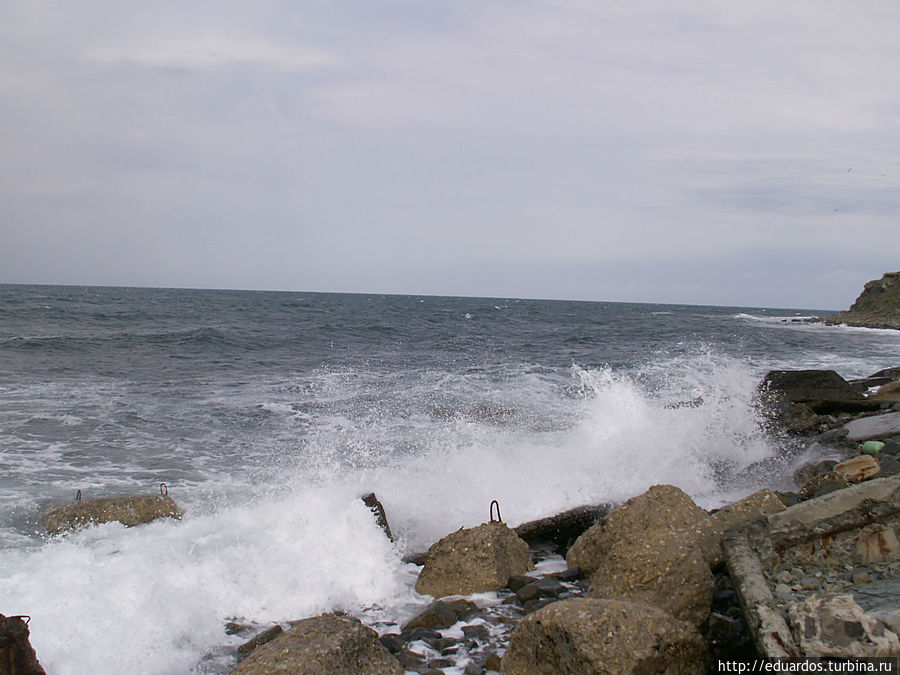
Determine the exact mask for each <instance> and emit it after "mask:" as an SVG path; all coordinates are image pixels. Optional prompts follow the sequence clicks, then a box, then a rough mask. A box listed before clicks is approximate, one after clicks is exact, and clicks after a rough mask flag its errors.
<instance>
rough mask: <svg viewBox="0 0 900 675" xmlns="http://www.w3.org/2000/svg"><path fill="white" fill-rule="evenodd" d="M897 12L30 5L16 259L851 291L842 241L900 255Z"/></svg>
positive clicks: (49, 270) (877, 253) (876, 256)
mask: <svg viewBox="0 0 900 675" xmlns="http://www.w3.org/2000/svg"><path fill="white" fill-rule="evenodd" d="M898 28H900V14H898V11H897V10H895V9H894V8H893V7H891V6H889V5H886V4H884V3H863V4H862V5H854V6H849V5H848V6H844V5H839V4H836V5H828V6H822V5H821V3H814V2H812V1H811V0H810V1H808V2H799V3H794V4H792V5H790V6H783V5H781V4H778V5H776V4H774V3H765V2H764V3H753V4H752V5H747V6H724V5H723V6H719V5H716V4H715V3H707V2H700V1H699V0H697V1H694V2H687V3H681V4H679V5H677V6H673V5H671V3H663V2H661V1H659V2H657V1H650V2H646V3H632V4H630V5H621V6H613V5H610V4H609V3H593V2H583V1H581V0H532V1H529V2H515V3H513V2H509V3H489V4H485V3H479V2H467V1H466V2H454V3H428V4H427V6H422V5H421V3H411V2H406V1H404V0H388V1H387V2H384V3H377V4H370V5H366V4H360V3H343V2H339V3H318V2H314V3H304V4H302V5H298V4H295V3H287V4H285V3H280V2H276V1H272V2H261V3H253V4H251V5H248V4H246V3H238V2H222V3H209V2H199V3H192V4H191V5H190V6H184V5H183V4H180V3H154V4H152V5H146V4H145V5H137V4H131V3H116V4H115V5H112V6H110V5H108V4H102V3H97V2H93V1H91V0H89V1H87V2H85V3H79V5H78V6H77V7H75V6H72V5H70V4H67V3H59V2H50V3H42V4H40V5H34V4H29V3H8V4H6V5H3V6H2V7H0V92H2V94H3V99H4V105H3V106H0V143H2V146H3V147H4V157H3V159H2V160H0V201H2V203H3V204H4V209H3V212H2V213H0V235H2V241H3V242H4V246H2V247H0V282H2V281H10V282H16V281H21V282H42V281H46V282H54V283H120V284H149V285H166V286H173V285H190V286H232V287H235V286H236V287H252V288H293V289H300V290H302V289H312V290H356V291H366V290H372V291H390V292H413V293H414V292H429V293H441V292H447V293H471V294H488V295H490V294H500V295H531V296H539V297H579V298H585V297H596V298H599V299H611V300H616V299H643V300H653V299H654V297H653V296H652V294H653V293H654V292H658V293H660V297H659V298H657V299H666V298H669V299H674V298H675V295H677V300H676V301H679V302H690V301H691V299H692V298H694V299H696V300H697V301H701V300H702V298H708V296H709V279H708V277H704V276H703V273H702V270H704V269H711V268H714V267H715V266H716V265H717V264H718V263H717V261H721V260H729V261H731V263H730V269H731V271H732V273H733V278H734V279H741V284H740V285H738V286H734V285H732V286H731V287H730V288H731V291H730V292H731V293H733V296H732V297H734V298H754V303H755V304H772V305H779V304H783V303H786V302H787V300H786V299H783V289H784V287H785V285H786V284H787V283H788V281H787V272H786V271H785V270H784V269H781V268H779V267H777V266H776V267H773V268H772V270H771V271H770V273H768V275H765V277H764V278H761V277H760V276H759V275H757V274H756V271H757V270H758V269H759V266H760V264H761V261H764V260H765V259H766V256H761V254H759V253H758V252H759V251H762V250H766V251H778V252H780V255H782V256H785V257H786V258H788V259H791V260H795V261H800V262H798V263H796V264H793V265H792V266H791V269H796V270H805V271H807V272H808V273H809V275H810V276H809V278H808V279H806V280H805V281H804V278H803V277H802V276H801V275H798V274H792V275H791V277H790V282H789V283H790V284H799V285H800V287H801V289H800V290H798V293H797V297H798V299H804V304H813V305H820V306H825V307H830V306H835V307H842V306H844V305H845V304H846V302H845V300H846V297H845V295H846V290H845V289H843V287H841V288H839V287H838V286H836V285H835V284H825V283H823V282H822V281H821V277H822V274H823V272H822V271H821V269H820V267H819V264H820V263H821V261H823V260H827V261H829V265H837V267H836V268H835V269H843V270H854V271H858V273H859V274H860V275H861V276H860V278H858V279H855V280H854V281H853V284H852V285H853V287H854V288H856V287H860V286H861V284H862V282H864V281H865V280H866V279H868V278H870V277H873V276H878V275H879V274H880V273H881V272H883V271H885V270H878V269H875V270H872V271H869V268H868V267H867V266H866V265H864V264H856V263H854V264H853V265H849V263H848V264H839V263H840V261H841V259H842V258H843V259H845V260H851V259H852V260H856V261H860V260H863V261H865V260H873V261H874V260H877V261H878V262H879V264H882V263H883V264H885V265H887V266H888V267H894V268H896V267H897V265H896V263H893V264H891V261H890V260H884V258H885V256H884V254H883V253H882V252H883V251H897V250H900V234H898V232H900V229H898V228H897V227H896V220H895V216H894V214H895V213H896V211H897V207H898V200H900V198H898V196H897V195H898V194H900V189H898V188H900V162H898V161H897V160H896V159H895V158H896V157H898V156H900V153H898V151H900V125H898V120H900V116H898V114H897V113H898V111H900V94H898V93H897V92H900V71H898V70H897V69H896V68H894V67H893V65H892V64H894V63H896V62H897V61H898V60H900V43H898V42H897V41H896V34H897V30H898ZM851 167H852V171H849V172H848V171H847V169H848V168H851ZM805 260H809V261H810V264H809V265H806V264H802V261H805ZM812 261H816V262H815V264H813V262H812ZM550 270H553V271H552V272H551V271H550ZM567 270H568V271H567ZM609 270H614V274H613V273H611V272H609ZM848 273H849V272H848ZM611 274H612V276H610V275H611ZM467 275H468V277H467ZM613 277H615V279H614V278H613ZM770 279H783V280H784V282H785V283H782V284H778V283H770ZM492 288H496V289H503V291H504V292H502V293H496V292H493V291H490V289H492ZM722 288H723V289H724V288H725V286H722ZM517 289H518V290H517ZM654 289H655V290H654ZM674 289H680V290H679V291H678V293H677V294H675V292H674ZM817 294H818V296H819V297H820V298H821V299H820V300H817ZM719 295H721V294H719ZM662 296H665V298H664V297H662ZM717 297H718V296H717ZM702 301H704V302H707V301H709V300H708V299H705V300H702ZM717 301H720V302H723V303H725V304H734V302H736V300H735V301H729V299H728V298H727V297H722V298H720V299H719V300H717ZM793 304H796V303H793Z"/></svg>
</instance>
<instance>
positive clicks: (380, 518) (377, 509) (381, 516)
mask: <svg viewBox="0 0 900 675" xmlns="http://www.w3.org/2000/svg"><path fill="white" fill-rule="evenodd" d="M361 499H362V501H363V504H365V505H366V506H368V507H369V510H370V511H371V512H372V513H373V514H374V515H375V522H376V523H377V524H378V527H380V528H381V529H382V530H384V533H385V534H386V535H387V538H388V539H390V540H391V541H394V535H393V534H392V533H391V526H390V525H389V524H388V519H387V513H385V510H384V505H383V504H382V503H381V502H380V501H378V497H376V496H375V493H374V492H370V493H369V494H367V495H364V496H363V497H361Z"/></svg>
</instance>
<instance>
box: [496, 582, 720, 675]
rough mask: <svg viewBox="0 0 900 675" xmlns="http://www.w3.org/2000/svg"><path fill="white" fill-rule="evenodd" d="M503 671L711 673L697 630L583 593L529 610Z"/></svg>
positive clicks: (513, 674)
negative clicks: (583, 594) (533, 610)
mask: <svg viewBox="0 0 900 675" xmlns="http://www.w3.org/2000/svg"><path fill="white" fill-rule="evenodd" d="M500 672H501V673H502V675H547V674H548V673H580V674H583V675H593V674H597V675H600V674H601V673H602V674H604V675H605V674H608V673H667V674H669V675H682V674H684V675H687V674H688V673H691V674H694V673H703V672H706V645H705V644H704V641H703V638H702V637H701V636H700V634H699V633H698V632H697V630H696V629H695V628H694V627H693V626H691V625H690V624H688V623H685V622H683V621H679V620H677V619H675V618H674V617H672V616H671V615H670V614H668V613H667V612H665V611H663V610H661V609H659V608H658V607H653V606H651V605H647V604H644V603H640V602H624V601H620V600H592V599H587V598H577V599H571V600H563V601H560V602H554V603H553V604H550V605H547V606H546V607H544V608H542V609H539V610H537V611H536V612H534V613H532V614H529V615H528V616H526V617H525V618H524V619H522V621H520V622H519V625H518V626H516V628H515V630H514V631H513V632H512V635H511V636H510V642H509V649H508V650H507V651H506V655H505V656H504V657H503V660H502V662H501V667H500Z"/></svg>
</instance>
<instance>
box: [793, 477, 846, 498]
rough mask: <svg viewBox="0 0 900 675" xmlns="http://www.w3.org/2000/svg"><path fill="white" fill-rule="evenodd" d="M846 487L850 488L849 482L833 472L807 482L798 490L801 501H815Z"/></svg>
mask: <svg viewBox="0 0 900 675" xmlns="http://www.w3.org/2000/svg"><path fill="white" fill-rule="evenodd" d="M847 487H850V481H848V480H847V479H846V478H845V477H844V476H840V475H838V474H836V473H835V472H834V471H829V472H828V473H823V474H821V475H819V476H816V477H815V478H813V479H811V480H809V481H807V482H806V483H805V484H804V485H803V487H802V488H800V495H801V496H802V497H803V499H815V498H816V497H821V496H823V495H827V494H828V493H829V492H834V491H835V490H842V489H844V488H847Z"/></svg>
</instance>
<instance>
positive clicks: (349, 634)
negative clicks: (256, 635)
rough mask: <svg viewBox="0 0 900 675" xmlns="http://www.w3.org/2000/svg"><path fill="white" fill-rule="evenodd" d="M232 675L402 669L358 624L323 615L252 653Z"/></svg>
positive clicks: (383, 673) (383, 674)
mask: <svg viewBox="0 0 900 675" xmlns="http://www.w3.org/2000/svg"><path fill="white" fill-rule="evenodd" d="M232 673H233V675H279V674H283V675H288V674H291V675H320V674H321V673H329V674H330V675H402V674H403V667H402V666H401V665H400V662H399V661H397V659H396V658H394V657H393V656H392V655H391V654H390V652H389V651H388V650H387V649H386V648H385V646H384V645H382V644H381V643H380V642H379V641H378V634H377V633H376V632H375V631H374V630H372V629H371V628H368V627H366V626H364V625H362V624H361V623H359V622H358V621H355V620H353V619H349V618H345V617H340V616H336V615H334V614H323V615H322V616H317V617H313V618H311V619H304V620H302V621H299V622H298V623H297V624H296V625H295V626H294V627H293V628H291V629H290V630H288V631H285V632H284V633H282V634H281V635H279V636H278V637H276V638H275V639H274V640H272V641H271V642H269V643H268V644H265V645H262V646H261V647H258V648H257V649H255V650H254V651H253V652H252V653H251V654H250V655H249V656H248V657H247V658H246V659H244V660H243V661H241V663H240V664H238V666H237V668H235V669H234V670H233V671H232Z"/></svg>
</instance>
